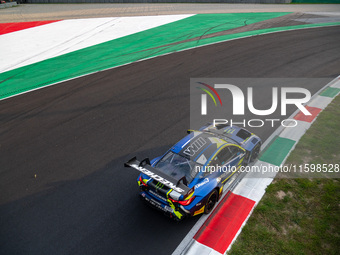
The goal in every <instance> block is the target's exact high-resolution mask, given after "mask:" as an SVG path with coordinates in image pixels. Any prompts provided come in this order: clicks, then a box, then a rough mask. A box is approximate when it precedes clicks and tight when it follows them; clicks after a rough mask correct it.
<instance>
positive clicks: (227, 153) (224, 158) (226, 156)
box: [217, 146, 233, 166]
mask: <svg viewBox="0 0 340 255" xmlns="http://www.w3.org/2000/svg"><path fill="white" fill-rule="evenodd" d="M217 156H218V157H219V158H220V165H221V166H223V165H224V164H225V163H227V162H228V161H229V160H230V159H231V158H232V157H233V154H232V152H231V150H230V149H229V146H228V147H225V148H223V149H222V150H221V151H220V153H219V154H218V155H217Z"/></svg>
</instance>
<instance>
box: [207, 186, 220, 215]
mask: <svg viewBox="0 0 340 255" xmlns="http://www.w3.org/2000/svg"><path fill="white" fill-rule="evenodd" d="M217 199H218V193H217V191H216V190H215V189H214V191H213V192H211V194H210V196H209V198H208V200H207V202H206V204H205V207H204V213H206V214H208V213H210V212H211V211H212V209H214V207H215V204H216V202H217Z"/></svg>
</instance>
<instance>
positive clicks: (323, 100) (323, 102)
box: [308, 96, 333, 110]
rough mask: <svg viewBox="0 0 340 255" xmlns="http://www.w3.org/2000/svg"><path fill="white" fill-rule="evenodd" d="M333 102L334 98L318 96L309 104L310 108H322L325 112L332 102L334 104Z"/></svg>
mask: <svg viewBox="0 0 340 255" xmlns="http://www.w3.org/2000/svg"><path fill="white" fill-rule="evenodd" d="M332 100H333V98H331V97H323V96H316V97H315V98H314V99H312V100H311V101H310V102H309V103H308V106H311V107H316V108H320V109H322V110H323V109H325V108H326V107H327V105H328V104H329V103H330V102H332Z"/></svg>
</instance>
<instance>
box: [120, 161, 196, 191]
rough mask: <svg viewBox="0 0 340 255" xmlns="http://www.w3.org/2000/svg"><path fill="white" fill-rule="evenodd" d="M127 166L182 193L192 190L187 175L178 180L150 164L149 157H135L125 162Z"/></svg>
mask: <svg viewBox="0 0 340 255" xmlns="http://www.w3.org/2000/svg"><path fill="white" fill-rule="evenodd" d="M124 166H125V167H132V168H134V169H136V170H138V171H139V172H141V173H143V174H145V175H147V176H149V177H151V178H152V179H154V180H156V181H158V182H160V183H162V184H164V185H165V186H167V187H168V188H170V189H173V190H174V191H177V192H178V193H180V194H181V195H183V196H185V195H187V194H188V193H189V191H190V190H191V189H190V188H189V187H188V186H186V185H185V184H184V183H186V179H185V177H183V178H181V179H180V180H176V179H175V178H173V177H171V176H168V175H167V174H165V173H163V172H162V171H160V170H159V169H157V168H155V167H152V166H151V165H150V160H149V159H148V158H146V159H144V160H142V161H138V160H137V159H136V157H133V158H132V159H130V160H129V161H128V162H126V163H124Z"/></svg>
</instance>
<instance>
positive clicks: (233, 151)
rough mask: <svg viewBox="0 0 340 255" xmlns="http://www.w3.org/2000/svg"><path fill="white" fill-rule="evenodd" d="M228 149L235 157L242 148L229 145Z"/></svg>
mask: <svg viewBox="0 0 340 255" xmlns="http://www.w3.org/2000/svg"><path fill="white" fill-rule="evenodd" d="M229 149H230V151H231V153H232V155H233V156H232V157H233V158H235V157H237V156H238V155H240V154H241V153H242V150H241V149H240V148H238V147H236V146H230V147H229Z"/></svg>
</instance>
